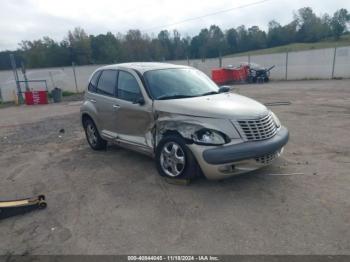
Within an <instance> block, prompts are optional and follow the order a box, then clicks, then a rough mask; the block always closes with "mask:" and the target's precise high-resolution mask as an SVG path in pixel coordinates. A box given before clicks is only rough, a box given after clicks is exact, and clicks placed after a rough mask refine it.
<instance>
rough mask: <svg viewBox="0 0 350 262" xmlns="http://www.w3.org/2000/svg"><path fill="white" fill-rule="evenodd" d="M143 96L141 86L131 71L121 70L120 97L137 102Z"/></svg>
mask: <svg viewBox="0 0 350 262" xmlns="http://www.w3.org/2000/svg"><path fill="white" fill-rule="evenodd" d="M141 96H142V95H141V91H140V87H139V84H138V83H137V80H136V78H135V77H134V76H133V75H132V74H130V73H127V72H124V71H119V76H118V98H120V99H123V100H126V101H130V102H135V101H136V100H137V99H139V98H140V97H141Z"/></svg>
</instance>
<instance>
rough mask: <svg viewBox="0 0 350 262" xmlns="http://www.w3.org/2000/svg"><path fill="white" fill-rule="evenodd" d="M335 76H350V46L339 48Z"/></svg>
mask: <svg viewBox="0 0 350 262" xmlns="http://www.w3.org/2000/svg"><path fill="white" fill-rule="evenodd" d="M334 77H343V78H350V47H338V48H337V52H336V56H335V67H334Z"/></svg>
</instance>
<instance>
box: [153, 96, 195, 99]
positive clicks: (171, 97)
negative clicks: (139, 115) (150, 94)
mask: <svg viewBox="0 0 350 262" xmlns="http://www.w3.org/2000/svg"><path fill="white" fill-rule="evenodd" d="M190 97H194V96H187V95H171V96H168V95H164V96H160V97H158V98H157V100H167V99H180V98H190Z"/></svg>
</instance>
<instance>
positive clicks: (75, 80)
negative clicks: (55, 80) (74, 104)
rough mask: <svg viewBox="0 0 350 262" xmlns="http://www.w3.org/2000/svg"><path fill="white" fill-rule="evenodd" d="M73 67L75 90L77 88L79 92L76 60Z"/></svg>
mask: <svg viewBox="0 0 350 262" xmlns="http://www.w3.org/2000/svg"><path fill="white" fill-rule="evenodd" d="M72 68H73V74H74V82H75V90H76V92H77V93H79V90H78V82H77V76H76V74H75V63H74V62H72Z"/></svg>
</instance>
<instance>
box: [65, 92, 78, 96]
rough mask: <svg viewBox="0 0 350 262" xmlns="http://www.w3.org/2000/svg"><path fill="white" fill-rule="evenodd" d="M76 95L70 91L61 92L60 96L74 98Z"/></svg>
mask: <svg viewBox="0 0 350 262" xmlns="http://www.w3.org/2000/svg"><path fill="white" fill-rule="evenodd" d="M76 94H78V93H74V92H71V91H62V96H74V95H76Z"/></svg>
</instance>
